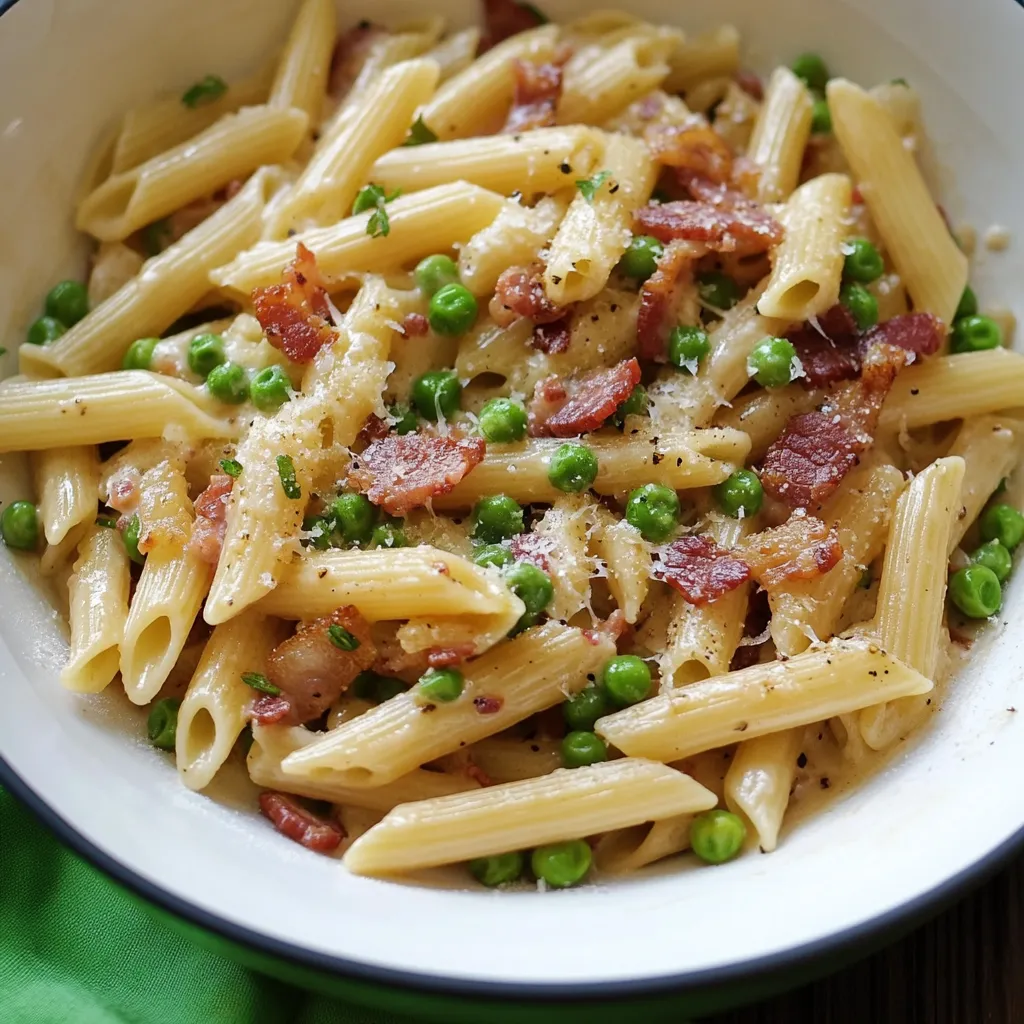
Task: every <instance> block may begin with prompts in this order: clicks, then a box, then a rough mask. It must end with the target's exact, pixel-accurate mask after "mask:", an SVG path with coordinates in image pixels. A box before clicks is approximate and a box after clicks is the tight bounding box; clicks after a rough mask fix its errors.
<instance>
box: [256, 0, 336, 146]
mask: <svg viewBox="0 0 1024 1024" xmlns="http://www.w3.org/2000/svg"><path fill="white" fill-rule="evenodd" d="M337 34H338V25H337V19H336V17H335V14H334V4H333V3H332V2H331V0H303V4H302V6H301V7H300V8H299V13H298V16H297V17H296V18H295V23H294V24H293V25H292V30H291V32H290V33H289V35H288V40H287V42H285V44H284V52H283V53H282V54H281V59H280V60H279V61H278V64H277V72H276V74H275V75H274V81H273V84H272V85H271V87H270V99H269V100H268V105H269V106H272V107H282V108H284V109H290V110H300V111H302V112H303V113H304V114H306V116H307V118H308V123H309V126H310V127H312V126H313V125H315V124H316V123H317V121H318V120H319V118H320V112H321V107H322V106H323V102H324V93H325V92H326V90H327V77H328V75H329V74H330V70H331V54H332V52H333V50H334V39H335V36H336V35H337Z"/></svg>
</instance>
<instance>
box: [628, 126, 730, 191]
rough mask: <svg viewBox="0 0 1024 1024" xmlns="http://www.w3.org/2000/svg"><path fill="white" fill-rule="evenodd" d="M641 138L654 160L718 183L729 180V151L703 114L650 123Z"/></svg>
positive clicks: (724, 182) (726, 144)
mask: <svg viewBox="0 0 1024 1024" xmlns="http://www.w3.org/2000/svg"><path fill="white" fill-rule="evenodd" d="M644 140H645V141H646V142H647V145H648V147H649V149H650V150H651V155H652V156H653V157H654V159H655V160H658V161H660V162H661V163H662V164H664V165H665V166H667V167H676V168H679V169H680V170H683V171H688V172H690V173H692V174H696V175H699V176H701V177H703V178H706V179H707V180H709V181H712V182H715V183H716V184H720V185H724V184H727V183H728V182H730V181H731V180H732V162H733V159H732V150H731V149H730V148H729V145H728V143H726V141H725V139H723V138H722V136H721V135H719V134H718V132H716V131H715V129H714V128H712V127H711V125H709V124H708V123H707V121H706V120H705V119H704V118H703V117H694V118H693V119H692V120H691V121H690V122H689V123H687V124H683V125H657V124H656V125H649V126H648V128H647V130H646V131H645V132H644Z"/></svg>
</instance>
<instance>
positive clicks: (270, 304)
mask: <svg viewBox="0 0 1024 1024" xmlns="http://www.w3.org/2000/svg"><path fill="white" fill-rule="evenodd" d="M282 280H283V283H282V284H272V285H269V286H268V287H265V288H254V289H253V290H252V303H253V306H254V307H255V309H256V319H257V320H259V322H260V326H261V327H262V328H263V330H264V331H265V332H266V335H267V341H269V342H270V344H271V345H273V346H274V348H276V349H280V350H281V351H282V352H283V353H284V354H285V355H286V356H287V357H288V358H289V359H291V360H292V362H295V363H311V362H312V361H313V359H314V357H315V356H316V354H317V352H319V351H320V349H322V348H323V347H324V346H325V345H329V344H330V343H331V341H332V340H333V338H334V332H333V331H332V330H331V327H332V326H333V323H334V321H333V319H332V318H331V312H330V307H329V306H328V304H327V290H326V288H325V287H324V281H323V278H322V277H321V276H320V271H319V269H318V268H317V265H316V257H315V256H314V255H313V253H311V252H310V251H309V249H307V248H306V247H305V246H304V245H303V244H302V242H299V243H298V245H297V246H296V247H295V259H294V260H293V261H292V262H291V263H290V264H288V266H287V267H286V268H285V270H284V274H283V275H282Z"/></svg>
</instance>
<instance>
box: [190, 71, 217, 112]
mask: <svg viewBox="0 0 1024 1024" xmlns="http://www.w3.org/2000/svg"><path fill="white" fill-rule="evenodd" d="M227 91H228V83H227V82H225V81H224V79H223V78H221V77H220V75H204V76H203V77H202V78H200V79H199V81H198V82H195V83H194V84H192V85H190V86H189V87H188V88H187V89H186V90H185V91H184V92H183V93H182V94H181V102H182V103H184V104H185V106H186V107H192V108H195V107H201V106H204V105H205V104H207V103H212V102H213V101H214V100H216V99H219V98H220V97H221V96H223V95H224V93H226V92H227Z"/></svg>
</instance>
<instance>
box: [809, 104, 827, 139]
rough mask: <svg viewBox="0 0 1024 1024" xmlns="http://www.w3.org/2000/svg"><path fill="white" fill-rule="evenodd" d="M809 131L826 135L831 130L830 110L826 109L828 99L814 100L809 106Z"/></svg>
mask: <svg viewBox="0 0 1024 1024" xmlns="http://www.w3.org/2000/svg"><path fill="white" fill-rule="evenodd" d="M811 131H812V132H813V133H814V134H815V135H828V134H829V132H831V131H832V111H830V110H829V109H828V100H826V99H819V100H815V101H814V106H813V107H811Z"/></svg>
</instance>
